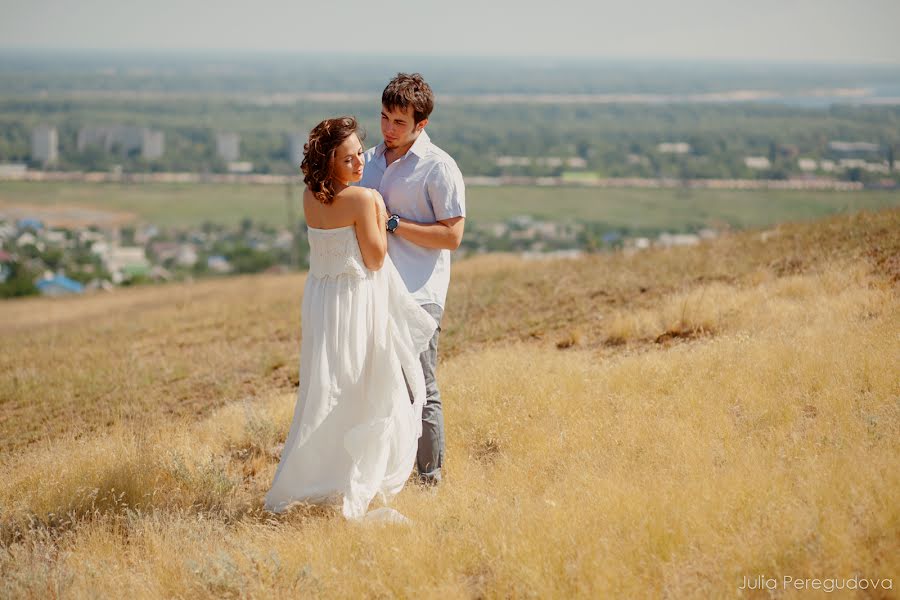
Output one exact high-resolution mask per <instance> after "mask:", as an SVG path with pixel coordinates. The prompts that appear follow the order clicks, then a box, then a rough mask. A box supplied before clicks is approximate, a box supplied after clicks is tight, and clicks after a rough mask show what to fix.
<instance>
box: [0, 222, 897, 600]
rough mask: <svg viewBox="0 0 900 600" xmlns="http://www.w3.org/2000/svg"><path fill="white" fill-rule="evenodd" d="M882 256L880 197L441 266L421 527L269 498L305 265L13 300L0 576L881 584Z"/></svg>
mask: <svg viewBox="0 0 900 600" xmlns="http://www.w3.org/2000/svg"><path fill="white" fill-rule="evenodd" d="M898 256H900V210H890V211H882V212H878V213H859V214H856V215H852V216H842V217H835V218H831V219H828V220H825V221H821V222H818V223H813V224H803V225H783V226H780V227H778V228H777V229H774V230H771V231H768V232H744V233H739V234H734V235H730V236H727V237H725V238H722V239H719V240H716V241H714V242H711V243H707V244H704V245H701V246H699V247H694V248H681V249H670V250H652V251H647V252H642V253H638V254H634V255H630V256H627V255H624V254H614V255H602V256H593V257H588V258H585V259H579V260H573V261H549V262H525V261H522V260H521V259H518V258H514V257H497V256H493V257H482V258H478V259H473V260H467V261H463V262H460V263H458V264H457V265H455V266H454V275H453V277H454V279H453V283H452V284H451V293H450V298H449V299H448V313H447V317H446V322H445V327H444V332H445V336H444V337H443V339H442V356H443V359H442V362H441V365H440V370H439V381H440V383H441V386H442V395H443V397H444V404H445V411H446V420H447V443H448V449H447V469H446V470H447V473H446V475H447V476H446V482H445V484H444V485H443V486H442V487H440V488H437V489H424V488H419V487H417V486H414V485H412V484H410V485H409V486H408V487H407V488H406V489H405V490H404V491H403V493H402V494H401V495H400V496H399V497H398V498H397V500H396V501H395V505H396V507H397V508H398V509H399V510H401V511H402V512H403V513H404V514H406V515H408V516H410V517H411V518H412V519H413V521H414V522H415V524H414V526H413V527H410V528H402V527H401V528H389V529H387V530H379V529H377V528H376V529H369V528H356V527H353V526H352V525H350V524H347V523H345V522H343V521H342V520H341V519H340V518H338V517H336V516H335V515H334V514H332V513H330V512H329V511H326V510H320V509H316V508H313V507H310V508H308V509H301V510H298V511H295V512H293V513H291V514H289V515H286V516H281V517H277V518H274V517H272V516H271V515H267V514H266V513H264V512H263V511H262V510H261V503H262V495H263V494H264V492H265V490H266V489H267V486H268V484H269V483H270V482H271V477H272V474H273V472H274V468H275V465H276V463H277V450H276V448H277V445H278V444H279V442H280V441H282V440H283V438H284V435H285V433H286V431H287V428H288V425H289V423H290V418H291V414H292V411H293V404H294V399H295V398H294V391H295V388H296V384H297V374H296V373H297V358H298V351H299V335H300V323H299V308H300V293H301V291H302V285H303V276H297V275H291V276H268V277H265V276H263V277H246V278H237V279H230V280H222V281H207V282H201V283H197V284H194V285H170V286H163V287H157V288H145V289H133V290H125V291H123V292H121V293H117V294H114V295H109V296H95V297H85V298H75V299H66V300H62V301H51V300H46V299H36V300H23V301H16V302H9V303H5V304H4V311H3V318H2V321H0V333H2V335H0V344H2V351H0V361H2V363H0V370H2V372H3V373H4V377H3V379H2V380H0V386H2V387H0V406H2V413H0V414H2V421H0V433H2V435H0V440H2V447H3V454H2V456H3V459H2V461H3V462H2V466H0V482H2V483H0V574H2V578H0V579H2V584H0V586H2V587H0V590H2V595H3V596H4V597H24V596H29V595H38V594H40V595H44V594H46V591H47V590H55V591H54V592H53V593H56V594H58V595H65V596H73V597H81V596H96V595H97V594H99V595H102V596H120V595H121V594H122V591H123V590H128V592H129V595H132V596H135V597H158V596H190V597H223V596H244V595H260V596H269V595H288V594H297V593H300V594H304V593H305V594H307V595H310V594H311V595H316V596H329V597H346V596H412V595H415V596H427V597H431V596H441V597H484V596H490V597H496V596H515V597H519V596H531V595H536V596H539V597H544V596H551V597H562V596H571V595H578V596H597V595H618V596H621V595H628V596H652V597H659V596H672V597H688V596H692V597H698V596H704V597H706V596H713V597H726V596H733V595H735V594H736V592H737V588H738V587H739V586H740V585H742V581H743V577H745V576H746V577H750V578H754V577H756V576H758V575H764V576H766V577H773V578H777V579H778V582H779V585H780V584H781V582H782V577H784V576H791V577H794V578H813V577H818V578H822V579H824V578H838V579H846V578H851V577H854V576H858V577H859V578H870V579H873V580H878V581H879V585H881V584H882V580H884V579H885V578H891V577H893V578H894V579H896V577H897V574H898V573H900V559H898V557H900V506H898V505H897V503H896V502H895V501H894V500H893V499H894V498H896V497H897V495H898V493H900V468H898V467H900V462H898V460H900V459H898V457H900V441H898V440H900V378H898V377H897V367H896V365H898V364H900V302H898V297H897V292H898V282H900V265H898ZM411 557H414V558H411ZM411 564H412V565H414V566H413V567H412V568H411ZM895 583H896V582H895ZM898 585H900V583H898ZM800 593H801V592H797V591H793V592H792V591H791V590H786V594H787V596H789V597H790V596H791V595H792V594H800ZM873 593H874V595H875V596H876V597H877V596H879V595H880V592H879V591H875V592H873ZM891 593H896V592H895V591H894V592H891V591H888V592H886V597H889V595H890V594H891Z"/></svg>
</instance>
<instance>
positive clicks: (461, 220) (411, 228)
mask: <svg viewBox="0 0 900 600" xmlns="http://www.w3.org/2000/svg"><path fill="white" fill-rule="evenodd" d="M465 226H466V218H465V217H453V218H451V219H444V220H442V221H438V222H437V223H416V222H415V221H407V220H406V219H403V218H401V219H400V225H399V226H398V227H397V229H395V230H394V233H393V235H396V236H398V237H402V238H403V239H404V240H407V241H410V242H412V243H413V244H416V245H417V246H422V247H423V248H433V249H435V250H456V249H457V248H459V244H460V242H462V237H463V229H464V228H465Z"/></svg>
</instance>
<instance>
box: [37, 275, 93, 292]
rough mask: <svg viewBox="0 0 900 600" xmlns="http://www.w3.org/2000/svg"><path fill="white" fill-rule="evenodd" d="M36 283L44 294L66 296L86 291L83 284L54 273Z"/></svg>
mask: <svg viewBox="0 0 900 600" xmlns="http://www.w3.org/2000/svg"><path fill="white" fill-rule="evenodd" d="M35 285H37V288H38V290H40V292H41V294H42V295H44V296H66V295H68V294H81V293H83V292H84V286H83V285H81V284H80V283H78V282H77V281H75V280H74V279H69V278H68V277H66V276H65V275H54V276H52V277H49V278H47V279H41V280H40V281H38V282H37V284H35Z"/></svg>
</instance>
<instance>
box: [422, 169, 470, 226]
mask: <svg viewBox="0 0 900 600" xmlns="http://www.w3.org/2000/svg"><path fill="white" fill-rule="evenodd" d="M425 187H426V190H427V191H428V199H429V200H430V201H431V208H432V209H433V210H434V216H435V218H436V219H437V220H438V221H443V220H444V219H452V218H453V217H465V216H466V185H465V183H463V177H462V173H461V172H460V170H459V167H457V166H456V165H448V164H447V163H444V162H441V163H438V165H437V167H435V168H434V169H432V171H431V173H430V174H429V177H428V179H427V180H426V182H425Z"/></svg>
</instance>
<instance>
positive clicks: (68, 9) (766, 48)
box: [0, 0, 900, 63]
mask: <svg viewBox="0 0 900 600" xmlns="http://www.w3.org/2000/svg"><path fill="white" fill-rule="evenodd" d="M392 4H393V7H392ZM416 5H417V6H415V7H414V6H413V5H411V4H409V3H402V4H397V3H390V2H377V1H365V2H363V1H359V0H341V1H339V2H335V1H331V2H327V1H326V2H315V3H309V2H304V1H303V0H258V1H256V2H229V0H140V1H135V0H0V48H48V47H49V48H154V49H156V48H158V49H238V50H245V49H246V50H290V51H313V52H326V53H327V52H339V53H343V54H346V53H351V54H355V53H360V52H374V53H379V54H402V53H405V52H409V53H412V54H417V55H421V54H429V55H450V56H453V55H469V56H471V55H488V56H511V55H512V56H514V55H522V54H527V55H529V56H578V57H611V58H612V57H615V58H619V57H634V58H699V59H724V60H729V59H750V60H753V59H760V60H767V61H769V60H776V61H817V62H818V61H823V62H834V61H837V62H879V63H885V62H888V63H900V35H898V34H897V27H898V24H900V0H619V1H616V2H609V1H603V0H593V1H588V0H586V1H581V0H551V1H549V2H547V1H541V0H530V1H528V0H523V1H521V2H511V1H509V0H499V1H492V0H452V1H449V0H444V1H440V2H429V1H427V0H424V1H420V2H418V3H416ZM398 6H402V8H398Z"/></svg>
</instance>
